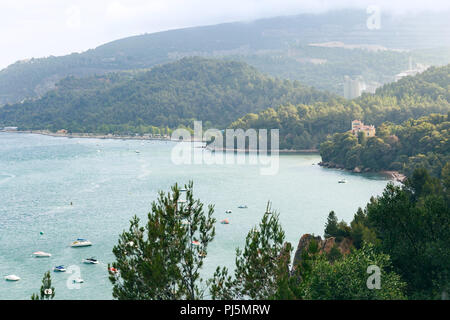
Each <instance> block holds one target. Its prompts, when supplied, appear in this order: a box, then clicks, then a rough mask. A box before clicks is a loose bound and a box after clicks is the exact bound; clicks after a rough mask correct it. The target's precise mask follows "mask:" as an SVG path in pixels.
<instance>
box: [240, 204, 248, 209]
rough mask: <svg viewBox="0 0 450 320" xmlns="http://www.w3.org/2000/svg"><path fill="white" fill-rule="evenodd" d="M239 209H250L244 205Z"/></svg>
mask: <svg viewBox="0 0 450 320" xmlns="http://www.w3.org/2000/svg"><path fill="white" fill-rule="evenodd" d="M238 208H239V209H247V208H248V207H247V206H246V205H245V204H244V205H241V206H239V207H238Z"/></svg>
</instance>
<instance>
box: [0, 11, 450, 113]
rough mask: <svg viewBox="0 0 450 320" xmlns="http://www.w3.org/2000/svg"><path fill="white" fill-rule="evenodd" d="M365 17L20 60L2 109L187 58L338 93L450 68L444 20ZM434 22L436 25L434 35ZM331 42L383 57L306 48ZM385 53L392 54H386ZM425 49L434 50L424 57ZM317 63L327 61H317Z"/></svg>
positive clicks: (262, 25)
mask: <svg viewBox="0 0 450 320" xmlns="http://www.w3.org/2000/svg"><path fill="white" fill-rule="evenodd" d="M367 18H368V14H367V13H366V11H365V10H338V11H330V12H325V13H323V14H301V15H296V16H285V17H277V18H270V19H261V20H257V21H253V22H248V21H246V22H236V23H225V24H220V25H212V26H204V27H193V28H184V29H177V30H170V31H164V32H157V33H152V34H142V35H137V36H132V37H127V38H124V39H119V40H116V41H112V42H109V43H106V44H103V45H100V46H99V47H97V48H95V49H91V50H87V51H85V52H82V53H72V54H70V55H65V56H60V57H55V56H50V57H45V58H32V59H29V60H23V61H18V62H16V63H14V64H12V65H10V66H8V67H7V68H5V69H3V70H1V71H0V105H3V104H5V103H16V102H20V101H22V100H24V99H27V98H38V97H40V96H42V95H43V94H44V93H45V92H47V91H48V90H51V89H52V88H54V85H55V83H57V82H58V81H59V80H60V79H62V78H65V77H67V76H71V75H72V76H76V77H84V76H92V75H95V74H105V73H109V72H116V71H119V70H132V69H142V68H150V67H153V66H155V65H158V64H161V63H167V62H171V61H174V60H177V59H180V58H182V57H188V56H203V57H214V58H219V57H223V58H229V59H233V60H239V61H243V62H247V63H249V64H251V65H253V66H255V67H257V68H258V69H259V70H260V71H262V72H266V73H268V74H270V75H272V76H275V77H280V78H288V79H292V80H300V81H302V82H303V83H305V84H307V85H309V86H314V87H316V88H318V89H325V90H327V91H330V92H334V93H339V94H341V93H342V87H341V84H342V76H343V75H346V74H349V75H362V76H363V77H364V78H365V79H367V80H370V81H378V82H381V83H385V82H386V81H390V79H391V77H392V76H393V75H394V74H396V73H398V72H399V71H400V70H404V69H406V68H407V64H408V58H409V57H410V56H411V57H412V58H413V60H414V62H420V63H422V64H429V65H440V64H446V63H450V55H449V54H448V49H445V48H444V47H449V46H450V41H449V40H448V37H447V36H446V35H447V34H448V32H446V30H447V31H448V24H447V20H448V17H447V15H446V14H445V13H434V14H425V13H424V14H421V15H418V16H409V15H404V16H402V17H398V16H390V15H387V14H386V15H385V14H382V19H383V28H381V29H380V30H369V29H368V28H367V27H366V20H367ZM429 21H433V28H431V27H430V24H429ZM424 35H427V36H424ZM328 41H340V42H344V43H346V44H354V45H358V44H371V45H377V46H378V47H381V49H382V50H380V51H377V52H372V51H369V50H358V49H351V50H347V49H339V48H336V49H333V48H318V47H316V48H312V47H309V46H308V44H310V43H318V42H328ZM383 47H384V48H383ZM386 48H390V49H389V50H387V51H384V50H386ZM421 48H433V49H432V50H430V51H427V52H423V50H421ZM391 49H410V50H411V51H409V52H406V51H398V50H391ZM319 60H321V61H322V60H326V62H325V63H319V64H316V63H315V62H314V61H319ZM347 72H348V73H347Z"/></svg>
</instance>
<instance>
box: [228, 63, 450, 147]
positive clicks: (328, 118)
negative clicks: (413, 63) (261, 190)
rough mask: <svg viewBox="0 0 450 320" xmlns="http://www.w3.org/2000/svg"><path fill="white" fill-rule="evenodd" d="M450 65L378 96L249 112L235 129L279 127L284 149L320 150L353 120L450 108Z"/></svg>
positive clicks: (376, 121)
mask: <svg viewBox="0 0 450 320" xmlns="http://www.w3.org/2000/svg"><path fill="white" fill-rule="evenodd" d="M449 69H450V66H445V67H440V68H430V69H429V70H427V71H425V72H424V73H422V74H419V75H416V76H414V77H406V78H404V79H401V80H400V81H398V82H396V83H392V84H388V85H385V86H384V87H382V88H381V89H379V90H378V91H377V94H375V95H369V94H365V95H363V96H362V97H360V98H358V99H354V100H351V101H342V100H335V99H332V100H330V101H328V102H316V103H313V104H311V105H304V104H299V105H295V104H288V105H284V106H280V107H278V108H269V109H267V110H264V111H262V112H260V113H251V114H247V115H245V116H244V117H242V118H240V119H238V120H237V121H235V122H234V123H233V124H232V127H234V128H243V129H247V128H278V129H280V139H281V141H280V148H281V149H311V148H317V147H318V145H319V144H320V143H321V142H323V141H324V140H325V139H326V137H327V135H330V134H334V133H339V132H346V131H348V130H350V128H351V121H352V120H354V119H360V120H362V121H363V122H364V123H366V124H373V125H375V126H377V127H378V126H380V125H381V124H382V123H384V122H386V121H390V122H392V123H396V124H400V123H402V122H404V121H406V120H408V119H410V118H413V119H417V118H419V117H421V116H426V115H429V114H431V113H440V114H447V112H448V111H449V110H450V96H449V85H450V76H449Z"/></svg>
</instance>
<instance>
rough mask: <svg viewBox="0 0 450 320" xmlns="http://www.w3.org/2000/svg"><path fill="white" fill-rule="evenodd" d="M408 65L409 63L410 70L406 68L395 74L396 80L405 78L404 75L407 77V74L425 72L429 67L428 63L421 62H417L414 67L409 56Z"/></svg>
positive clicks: (412, 74) (413, 74)
mask: <svg viewBox="0 0 450 320" xmlns="http://www.w3.org/2000/svg"><path fill="white" fill-rule="evenodd" d="M408 65H409V67H408V70H404V71H402V72H400V73H397V74H396V75H395V76H394V80H395V81H398V80H400V79H401V78H404V77H407V76H415V75H416V74H418V73H422V72H424V71H425V70H427V69H428V67H429V66H427V65H423V64H420V63H415V66H414V67H413V63H412V59H411V57H409V64H408Z"/></svg>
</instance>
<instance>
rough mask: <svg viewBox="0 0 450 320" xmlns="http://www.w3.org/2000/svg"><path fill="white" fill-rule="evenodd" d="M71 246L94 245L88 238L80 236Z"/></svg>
mask: <svg viewBox="0 0 450 320" xmlns="http://www.w3.org/2000/svg"><path fill="white" fill-rule="evenodd" d="M70 246H71V247H89V246H92V242H90V241H89V240H86V239H82V238H78V239H77V240H75V241H74V242H72V243H71V244H70Z"/></svg>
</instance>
